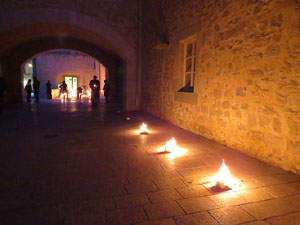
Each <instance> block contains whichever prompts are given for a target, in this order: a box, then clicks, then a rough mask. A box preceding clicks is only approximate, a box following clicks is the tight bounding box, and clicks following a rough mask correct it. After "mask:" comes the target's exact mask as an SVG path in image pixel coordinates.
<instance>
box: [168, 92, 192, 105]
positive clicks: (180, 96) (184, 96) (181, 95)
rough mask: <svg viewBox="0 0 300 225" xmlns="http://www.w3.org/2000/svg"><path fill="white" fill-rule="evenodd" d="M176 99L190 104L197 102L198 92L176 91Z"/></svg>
mask: <svg viewBox="0 0 300 225" xmlns="http://www.w3.org/2000/svg"><path fill="white" fill-rule="evenodd" d="M174 101H176V102H183V103H189V104H197V102H198V94H197V93H194V92H175V94H174Z"/></svg>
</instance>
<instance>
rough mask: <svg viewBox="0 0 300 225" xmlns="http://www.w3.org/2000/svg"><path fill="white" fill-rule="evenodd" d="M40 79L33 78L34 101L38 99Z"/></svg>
mask: <svg viewBox="0 0 300 225" xmlns="http://www.w3.org/2000/svg"><path fill="white" fill-rule="evenodd" d="M40 84H41V83H40V81H39V80H38V79H36V77H34V78H33V85H32V86H33V91H34V97H35V102H39V101H40Z"/></svg>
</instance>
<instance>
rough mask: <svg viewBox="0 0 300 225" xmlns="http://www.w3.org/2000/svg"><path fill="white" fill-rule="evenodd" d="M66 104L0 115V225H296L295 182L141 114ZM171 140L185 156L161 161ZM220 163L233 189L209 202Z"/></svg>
mask: <svg viewBox="0 0 300 225" xmlns="http://www.w3.org/2000/svg"><path fill="white" fill-rule="evenodd" d="M66 104H67V105H65V106H64V107H63V108H62V107H61V104H60V103H57V102H52V103H43V102H41V103H40V104H39V105H34V104H32V105H26V107H23V108H22V107H20V108H19V109H18V110H15V111H14V110H11V111H6V112H4V115H3V117H2V119H1V121H0V122H1V124H0V125H1V127H0V150H1V151H0V176H1V180H2V181H1V185H0V224H1V225H2V224H3V225H27V224H28V225H47V224H49V225H83V224H86V225H94V224H101V225H102V224H103V225H115V224H117V225H118V224H119V225H137V224H140V225H194V224H195V225H196V224H197V225H198V224H199V225H202V224H203V225H217V224H218V225H223V224H228V225H231V224H243V225H246V224H247V225H298V224H299V221H300V216H299V215H300V214H299V213H300V176H298V175H295V174H293V173H290V172H287V171H284V170H281V169H279V168H276V167H273V166H271V165H268V164H266V163H264V162H261V161H259V160H257V159H255V158H252V157H249V156H247V155H244V154H242V153H240V152H238V151H235V150H232V149H229V148H226V147H225V146H223V145H220V144H218V143H215V142H213V141H211V140H207V139H205V138H203V137H200V136H197V135H194V134H191V133H189V132H187V131H184V130H183V129H180V128H178V127H175V126H173V125H171V124H169V123H167V122H166V121H163V120H160V119H158V118H155V117H153V116H150V115H148V114H146V113H143V112H131V113H128V112H123V111H122V110H121V112H118V111H119V110H120V109H118V108H114V107H105V106H102V105H101V106H100V107H99V109H95V110H92V109H91V108H90V106H89V105H88V104H85V103H83V104H77V103H66ZM72 104H76V107H73V106H72ZM62 110H63V111H62ZM127 116H130V118H131V120H130V121H127V120H126V119H125V118H126V117H127ZM143 121H145V122H147V124H148V125H149V128H150V129H151V130H152V131H153V132H152V133H151V134H149V135H146V136H140V135H137V134H136V129H137V128H138V127H139V126H140V125H141V123H142V122H143ZM172 137H175V138H176V141H177V144H178V145H179V146H180V147H182V148H185V153H184V154H183V155H178V156H176V157H170V154H165V153H161V152H159V151H158V148H159V147H161V146H163V145H164V144H165V143H166V141H168V140H170V139H171V138H172ZM223 159H224V160H225V163H226V165H227V166H228V168H229V170H230V171H231V173H232V175H233V176H234V178H235V179H236V182H237V184H238V185H237V188H233V190H228V191H224V192H216V191H213V190H212V189H211V184H213V183H212V179H213V178H214V177H215V175H216V174H217V173H218V171H219V169H220V166H221V163H222V160H223Z"/></svg>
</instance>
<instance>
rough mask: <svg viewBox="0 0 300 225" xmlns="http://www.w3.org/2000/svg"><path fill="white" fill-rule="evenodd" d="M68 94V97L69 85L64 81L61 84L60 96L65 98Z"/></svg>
mask: <svg viewBox="0 0 300 225" xmlns="http://www.w3.org/2000/svg"><path fill="white" fill-rule="evenodd" d="M66 95H67V98H68V85H67V84H66V82H65V81H63V82H62V84H61V85H59V97H63V98H65V96H66Z"/></svg>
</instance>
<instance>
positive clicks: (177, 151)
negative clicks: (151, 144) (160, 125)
mask: <svg viewBox="0 0 300 225" xmlns="http://www.w3.org/2000/svg"><path fill="white" fill-rule="evenodd" d="M159 152H162V153H168V155H167V158H168V159H169V160H170V162H171V164H174V161H173V160H174V159H175V158H177V157H180V156H183V155H185V154H186V149H184V148H180V147H178V146H177V145H176V141H175V138H174V137H173V138H172V139H171V140H170V141H168V142H167V143H166V144H165V145H164V146H163V147H161V148H159Z"/></svg>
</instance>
